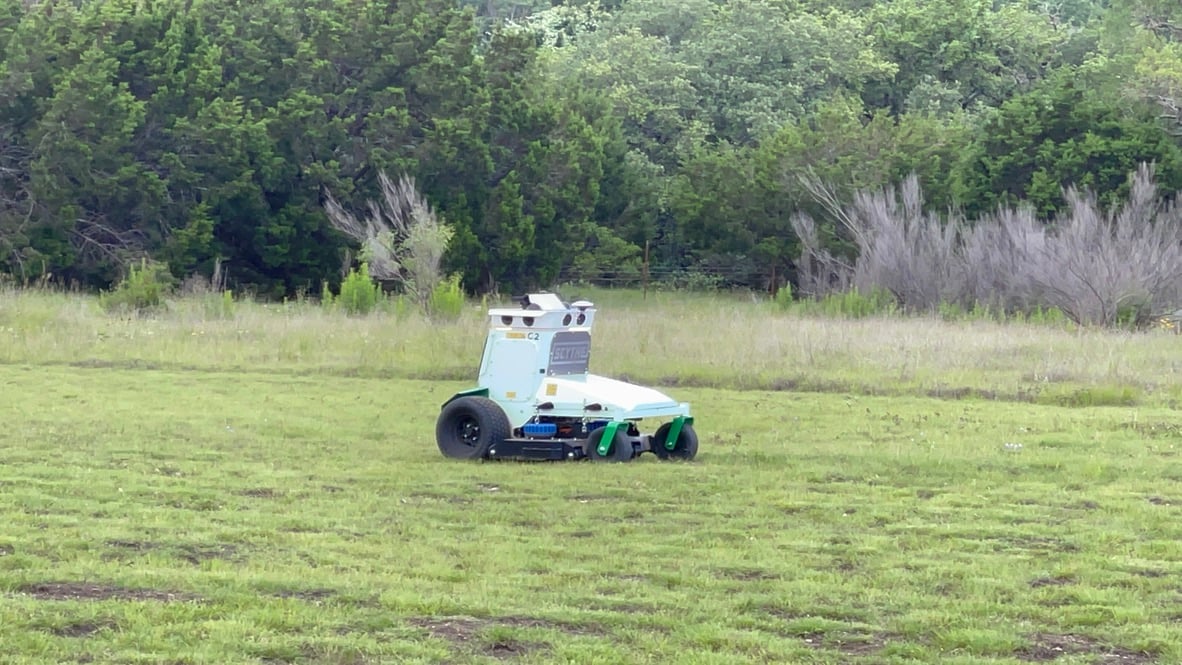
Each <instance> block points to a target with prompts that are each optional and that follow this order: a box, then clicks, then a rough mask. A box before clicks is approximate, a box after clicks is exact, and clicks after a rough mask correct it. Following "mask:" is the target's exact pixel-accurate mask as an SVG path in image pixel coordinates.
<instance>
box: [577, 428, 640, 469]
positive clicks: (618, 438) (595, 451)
mask: <svg viewBox="0 0 1182 665" xmlns="http://www.w3.org/2000/svg"><path fill="white" fill-rule="evenodd" d="M602 440H603V429H597V430H595V431H594V432H592V433H591V434H590V435H589V436H588V437H587V441H586V443H584V444H583V452H584V453H585V454H586V455H587V457H589V458H590V459H591V461H592V462H627V461H630V460H631V459H632V456H633V455H634V454H635V452H636V451H635V450H633V449H632V440H631V439H629V438H628V435H627V434H626V433H625V432H624V431H623V429H622V428H621V429H618V430H616V435H615V436H614V437H612V442H611V446H610V447H609V448H608V449H607V454H606V455H600V454H599V442H600V441H602Z"/></svg>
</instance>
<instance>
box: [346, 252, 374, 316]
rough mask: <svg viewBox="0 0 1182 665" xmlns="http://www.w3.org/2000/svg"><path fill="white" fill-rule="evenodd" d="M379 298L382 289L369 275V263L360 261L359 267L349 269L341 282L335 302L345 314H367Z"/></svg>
mask: <svg viewBox="0 0 1182 665" xmlns="http://www.w3.org/2000/svg"><path fill="white" fill-rule="evenodd" d="M381 299H382V289H381V287H380V286H378V285H377V284H374V281H373V279H372V278H371V277H370V276H369V264H368V263H362V264H361V267H360V268H354V269H353V270H350V271H349V274H348V275H347V276H346V277H345V281H344V282H341V293H340V295H338V296H337V298H336V303H337V304H338V305H340V306H341V308H343V309H344V310H345V313H347V314H369V313H370V312H372V311H373V309H374V307H376V306H377V304H378V302H379V301H380V300H381Z"/></svg>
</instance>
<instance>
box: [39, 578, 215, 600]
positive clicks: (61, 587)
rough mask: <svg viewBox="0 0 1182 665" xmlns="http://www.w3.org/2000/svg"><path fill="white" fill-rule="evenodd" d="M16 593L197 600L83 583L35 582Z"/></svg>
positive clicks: (172, 593)
mask: <svg viewBox="0 0 1182 665" xmlns="http://www.w3.org/2000/svg"><path fill="white" fill-rule="evenodd" d="M17 591H18V592H19V593H23V594H25V595H28V596H33V597H34V598H37V599H39V600H153V601H157V602H162V603H167V602H178V601H186V600H196V599H197V596H194V595H192V594H187V593H180V592H176V591H161V590H159V589H129V588H126V587H117V586H110V585H106V584H87V583H83V582H36V583H33V584H26V585H24V586H21V587H19V588H18V589H17Z"/></svg>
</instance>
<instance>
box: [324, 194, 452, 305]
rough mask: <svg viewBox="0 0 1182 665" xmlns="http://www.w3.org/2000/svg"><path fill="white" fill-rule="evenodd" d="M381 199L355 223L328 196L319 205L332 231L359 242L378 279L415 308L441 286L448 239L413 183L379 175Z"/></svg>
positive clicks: (448, 233) (448, 230) (362, 255)
mask: <svg viewBox="0 0 1182 665" xmlns="http://www.w3.org/2000/svg"><path fill="white" fill-rule="evenodd" d="M378 179H379V184H380V185H381V191H382V198H381V201H380V202H375V201H370V202H369V203H368V209H369V215H368V216H367V217H365V218H364V219H358V218H357V217H356V216H354V215H353V214H352V213H350V212H349V211H347V210H345V209H344V207H342V206H341V204H340V203H339V202H337V200H336V199H335V198H334V197H333V196H332V194H331V193H329V194H328V195H327V197H326V198H327V200H326V202H325V204H324V208H325V211H326V212H327V213H328V219H329V222H330V223H331V224H332V225H333V227H334V228H336V229H337V230H339V231H341V232H342V233H344V234H346V235H348V236H349V237H351V238H353V239H354V240H356V241H357V242H358V243H360V244H361V253H360V257H359V258H360V259H361V260H362V261H365V262H367V263H368V264H369V271H370V274H371V275H372V276H373V277H374V278H375V279H378V280H387V281H392V282H394V283H396V284H398V285H399V286H400V287H401V288H402V289H403V291H404V292H406V293H407V294H408V295H409V296H410V297H411V298H413V299H414V300H415V301H416V302H417V303H419V304H420V305H423V306H426V304H427V302H428V301H429V300H430V297H431V293H432V292H433V291H435V289H436V288H437V287H439V285H440V284H441V283H442V282H443V278H444V276H443V272H442V268H441V264H442V261H443V254H444V252H446V251H447V244H448V242H450V240H451V237H452V233H453V232H452V229H451V227H450V226H448V225H447V224H445V223H444V222H443V221H442V220H440V219H439V218H438V217H437V216H436V214H435V211H434V210H432V209H431V206H430V204H428V203H427V200H426V199H425V198H424V197H423V195H422V194H420V193H419V191H418V188H417V187H416V186H415V183H414V181H413V180H412V179H411V178H410V177H409V176H407V175H405V174H403V175H402V176H401V177H400V178H399V179H398V181H397V182H395V181H393V180H391V179H390V178H389V177H388V176H387V175H386V174H385V173H384V172H382V173H379V174H378Z"/></svg>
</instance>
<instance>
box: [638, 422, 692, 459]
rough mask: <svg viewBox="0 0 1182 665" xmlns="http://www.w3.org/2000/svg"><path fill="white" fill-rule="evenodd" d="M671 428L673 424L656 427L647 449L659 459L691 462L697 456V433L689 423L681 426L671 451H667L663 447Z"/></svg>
mask: <svg viewBox="0 0 1182 665" xmlns="http://www.w3.org/2000/svg"><path fill="white" fill-rule="evenodd" d="M671 427H673V423H665V424H664V425H661V426H660V427H658V428H657V431H656V432H653V436H652V438H651V439H649V448H650V449H651V450H652V451H653V454H654V455H656V456H657V457H660V458H661V459H678V460H687V461H688V460H692V459H693V458H694V457H696V456H697V455H698V433H697V432H695V431H694V428H693V426H692V425H690V424H689V423H686V424H684V425H682V426H681V432H680V433H679V434H678V435H677V443H675V444H673V450H669V449H668V448H666V447H665V438H666V437H667V436H669V429H670V428H671Z"/></svg>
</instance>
